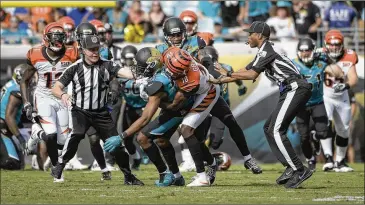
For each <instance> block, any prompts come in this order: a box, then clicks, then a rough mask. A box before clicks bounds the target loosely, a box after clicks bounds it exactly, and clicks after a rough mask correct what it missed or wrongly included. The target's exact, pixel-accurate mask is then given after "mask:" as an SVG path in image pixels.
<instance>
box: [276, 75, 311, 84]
mask: <svg viewBox="0 0 365 205" xmlns="http://www.w3.org/2000/svg"><path fill="white" fill-rule="evenodd" d="M299 79H305V77H304V76H303V75H295V76H289V77H288V78H286V79H285V80H284V81H283V82H282V83H281V84H283V85H289V84H290V83H292V82H294V81H296V80H299Z"/></svg>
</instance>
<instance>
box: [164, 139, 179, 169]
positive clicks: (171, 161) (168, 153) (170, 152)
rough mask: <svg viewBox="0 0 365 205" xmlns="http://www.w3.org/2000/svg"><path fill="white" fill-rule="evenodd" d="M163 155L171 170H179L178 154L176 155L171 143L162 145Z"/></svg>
mask: <svg viewBox="0 0 365 205" xmlns="http://www.w3.org/2000/svg"><path fill="white" fill-rule="evenodd" d="M160 150H161V152H162V155H163V156H164V158H165V161H166V163H167V166H168V167H169V169H170V171H171V172H172V173H173V174H176V173H178V172H179V166H178V165H177V161H176V156H175V149H174V147H173V146H172V144H171V143H168V145H167V146H166V147H160Z"/></svg>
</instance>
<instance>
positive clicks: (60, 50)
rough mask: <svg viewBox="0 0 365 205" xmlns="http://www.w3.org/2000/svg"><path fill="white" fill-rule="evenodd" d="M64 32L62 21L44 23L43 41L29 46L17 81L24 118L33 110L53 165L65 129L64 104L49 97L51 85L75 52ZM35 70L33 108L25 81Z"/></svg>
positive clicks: (64, 137)
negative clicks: (35, 81) (24, 65)
mask: <svg viewBox="0 0 365 205" xmlns="http://www.w3.org/2000/svg"><path fill="white" fill-rule="evenodd" d="M65 39H66V34H65V30H64V28H63V26H62V24H60V23H57V22H53V23H50V24H48V25H47V26H46V27H45V29H44V32H43V44H42V45H41V46H37V47H33V48H31V49H30V50H29V51H28V53H27V64H28V65H30V67H28V68H27V69H26V70H25V71H24V75H23V78H22V80H21V83H20V90H21V95H22V99H23V103H24V110H25V112H26V116H27V118H28V119H30V120H31V119H32V118H33V116H32V115H33V110H37V113H38V115H39V117H40V122H41V126H42V128H43V130H44V132H45V134H46V135H45V137H44V139H43V140H44V141H45V142H46V146H47V152H48V155H49V157H50V159H51V163H52V165H56V163H57V161H58V160H57V158H58V152H57V150H58V149H57V147H58V144H60V145H63V144H64V142H65V140H66V137H67V136H68V133H69V127H68V121H69V119H68V108H67V107H66V106H64V104H63V103H62V102H61V101H60V100H58V99H56V98H55V97H53V95H52V93H51V89H52V87H53V85H54V83H55V82H56V81H57V79H58V78H59V76H60V75H61V74H62V72H63V71H64V70H65V69H66V68H67V67H68V66H69V65H71V64H72V63H73V62H75V61H76V59H77V58H78V56H79V54H78V51H77V50H76V49H75V48H74V47H66V46H65V43H64V42H65ZM35 73H37V74H38V84H37V87H36V89H35V92H34V96H35V97H34V106H35V107H34V109H33V106H32V104H31V102H30V101H29V86H28V85H29V82H30V80H31V79H32V77H33V76H34V74H35Z"/></svg>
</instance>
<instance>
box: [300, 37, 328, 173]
mask: <svg viewBox="0 0 365 205" xmlns="http://www.w3.org/2000/svg"><path fill="white" fill-rule="evenodd" d="M315 50H316V46H315V44H314V42H313V41H312V40H311V39H310V38H303V39H300V40H299V43H298V45H297V56H298V57H297V58H296V59H294V60H293V62H294V64H295V65H296V66H297V68H298V69H299V71H300V73H301V74H302V75H304V76H305V77H306V79H307V81H308V82H310V83H311V85H312V96H311V98H310V99H309V100H308V102H307V104H306V108H305V109H304V110H300V111H299V113H298V114H297V118H296V123H297V128H298V132H299V134H300V136H301V146H302V151H303V154H304V156H305V158H306V159H307V162H308V168H309V169H311V170H312V171H315V169H316V158H315V155H316V153H315V150H313V148H312V142H313V141H318V140H321V139H325V138H327V132H328V117H327V113H326V109H325V106H324V103H323V82H324V71H325V68H326V66H327V63H326V62H325V61H324V60H320V59H319V56H316V55H315ZM310 118H312V120H313V123H314V130H315V132H316V134H315V137H316V139H313V138H312V137H313V135H311V133H310V132H311V129H310V128H311V127H310ZM316 143H317V142H316Z"/></svg>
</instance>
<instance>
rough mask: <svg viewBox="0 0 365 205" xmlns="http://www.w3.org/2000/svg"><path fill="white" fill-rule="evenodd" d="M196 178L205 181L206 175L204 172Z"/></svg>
mask: <svg viewBox="0 0 365 205" xmlns="http://www.w3.org/2000/svg"><path fill="white" fill-rule="evenodd" d="M198 177H199V179H202V180H207V175H206V174H205V172H200V173H198Z"/></svg>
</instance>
